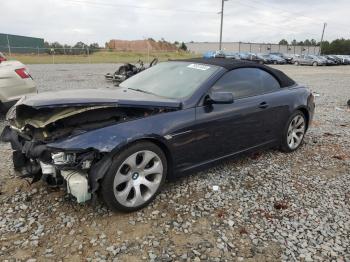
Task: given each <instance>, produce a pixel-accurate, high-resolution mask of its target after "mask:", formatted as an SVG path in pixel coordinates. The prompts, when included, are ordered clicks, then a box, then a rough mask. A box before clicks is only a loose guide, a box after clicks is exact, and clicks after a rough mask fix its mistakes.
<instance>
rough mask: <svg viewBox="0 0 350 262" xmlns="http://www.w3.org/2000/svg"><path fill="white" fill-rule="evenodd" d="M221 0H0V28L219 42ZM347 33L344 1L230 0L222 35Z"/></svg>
mask: <svg viewBox="0 0 350 262" xmlns="http://www.w3.org/2000/svg"><path fill="white" fill-rule="evenodd" d="M220 8H221V0H191V1H190V0H142V1H140V0H128V1H125V0H124V1H121V0H31V1H23V0H0V11H1V12H0V33H8V34H19V35H27V36H35V37H41V38H44V39H45V40H46V41H49V42H53V41H59V42H61V43H67V44H73V43H76V42H77V41H83V42H85V43H91V42H98V43H99V44H101V45H104V43H105V42H106V41H108V40H110V39H129V40H135V39H143V38H148V37H152V38H154V39H156V40H159V39H161V38H165V39H166V40H169V41H175V40H177V41H184V42H189V41H218V38H219V26H220V15H219V14H218V12H219V11H220ZM323 22H327V24H328V26H327V28H326V33H325V38H326V39H327V40H333V39H335V38H340V37H344V38H350V1H349V0H333V1H329V0H282V1H281V0H229V1H227V2H225V11H224V31H223V41H251V42H272V43H273V42H278V41H279V40H280V39H282V38H285V39H287V40H288V41H291V40H292V39H294V38H295V39H297V40H305V39H306V38H309V39H311V38H314V39H316V40H317V41H319V39H320V35H321V31H322V26H323Z"/></svg>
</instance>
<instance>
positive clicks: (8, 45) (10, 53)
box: [6, 35, 11, 56]
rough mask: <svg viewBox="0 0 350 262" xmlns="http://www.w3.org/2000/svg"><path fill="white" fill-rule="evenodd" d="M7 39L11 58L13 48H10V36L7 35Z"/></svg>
mask: <svg viewBox="0 0 350 262" xmlns="http://www.w3.org/2000/svg"><path fill="white" fill-rule="evenodd" d="M6 38H7V47H8V50H9V56H11V46H10V39H9V35H6Z"/></svg>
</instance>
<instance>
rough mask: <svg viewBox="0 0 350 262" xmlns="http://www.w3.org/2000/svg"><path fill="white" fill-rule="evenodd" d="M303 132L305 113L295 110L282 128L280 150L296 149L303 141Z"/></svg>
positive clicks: (304, 130)
mask: <svg viewBox="0 0 350 262" xmlns="http://www.w3.org/2000/svg"><path fill="white" fill-rule="evenodd" d="M293 121H294V122H293ZM305 132H306V118H305V115H304V114H303V112H301V111H299V110H297V111H295V112H294V113H293V114H292V115H291V116H290V118H289V119H288V121H287V124H286V126H285V128H284V130H283V134H282V138H281V146H280V149H281V151H283V152H287V153H289V152H293V151H295V150H297V149H298V148H299V147H300V146H301V145H302V143H303V140H304V137H305Z"/></svg>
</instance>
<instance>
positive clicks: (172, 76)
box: [120, 62, 219, 99]
mask: <svg viewBox="0 0 350 262" xmlns="http://www.w3.org/2000/svg"><path fill="white" fill-rule="evenodd" d="M217 70H219V68H218V67H217V66H213V65H206V64H197V63H190V62H164V63H160V64H157V65H156V66H153V67H151V68H149V69H147V70H145V71H143V72H141V73H139V74H137V75H135V76H133V77H131V78H129V79H127V80H125V81H124V82H123V83H121V85H120V86H121V87H123V88H128V89H132V90H136V91H140V92H144V93H151V94H154V95H157V96H161V97H166V98H175V99H176V98H184V97H187V96H189V95H191V94H193V93H194V91H195V90H196V89H197V88H198V87H199V86H200V85H201V84H203V83H204V82H205V81H206V80H207V79H208V78H209V77H210V76H211V75H213V74H214V73H215V72H216V71H217Z"/></svg>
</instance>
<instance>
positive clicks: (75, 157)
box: [51, 151, 96, 169]
mask: <svg viewBox="0 0 350 262" xmlns="http://www.w3.org/2000/svg"><path fill="white" fill-rule="evenodd" d="M95 157H96V153H95V152H94V151H87V152H64V151H59V152H53V153H51V159H52V164H54V165H55V166H57V168H59V169H89V168H90V167H91V165H92V162H93V161H94V160H95Z"/></svg>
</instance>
